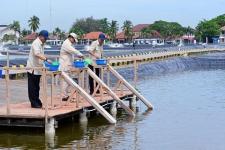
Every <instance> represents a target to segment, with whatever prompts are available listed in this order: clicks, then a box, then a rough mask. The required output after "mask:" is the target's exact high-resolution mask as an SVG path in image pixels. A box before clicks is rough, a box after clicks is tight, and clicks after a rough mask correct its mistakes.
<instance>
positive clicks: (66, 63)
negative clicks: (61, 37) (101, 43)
mask: <svg viewBox="0 0 225 150" xmlns="http://www.w3.org/2000/svg"><path fill="white" fill-rule="evenodd" d="M77 42H78V40H77V35H76V34H75V33H70V34H69V36H68V38H67V39H66V40H65V41H64V42H63V44H62V47H61V50H60V56H59V64H60V65H59V70H60V71H65V72H68V71H69V70H70V68H71V67H72V66H73V62H74V57H73V56H74V54H75V55H76V56H77V57H79V58H83V57H84V56H83V54H82V53H80V52H79V51H78V50H76V49H75V48H74V47H73V44H75V43H77ZM68 87H69V85H68V84H67V82H65V80H61V89H62V91H61V93H62V100H63V101H66V100H67V99H68V98H69V95H68Z"/></svg>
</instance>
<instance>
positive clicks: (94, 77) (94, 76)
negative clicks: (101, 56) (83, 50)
mask: <svg viewBox="0 0 225 150" xmlns="http://www.w3.org/2000/svg"><path fill="white" fill-rule="evenodd" d="M87 73H88V74H89V75H90V76H91V77H92V78H93V79H94V80H95V81H96V82H97V83H98V84H100V85H101V86H103V87H104V88H105V89H106V91H107V93H108V94H109V95H111V96H112V97H113V98H114V99H115V100H116V101H117V102H118V103H119V105H120V106H121V107H122V108H123V109H124V110H125V111H126V112H127V113H128V114H129V115H131V116H135V114H134V112H133V111H132V110H131V109H130V108H129V107H127V106H126V104H125V103H124V102H123V101H122V100H121V99H120V98H119V97H118V96H117V95H116V94H115V93H114V92H113V91H112V90H111V89H110V88H109V87H108V86H107V85H106V84H105V83H104V82H103V81H102V80H101V79H100V78H99V77H98V76H97V75H96V74H95V73H94V72H93V71H92V70H91V69H89V68H88V69H87Z"/></svg>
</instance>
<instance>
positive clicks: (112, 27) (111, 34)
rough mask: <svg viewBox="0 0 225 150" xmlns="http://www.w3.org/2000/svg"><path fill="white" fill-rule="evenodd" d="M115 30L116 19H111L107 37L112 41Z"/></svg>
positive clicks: (116, 25)
mask: <svg viewBox="0 0 225 150" xmlns="http://www.w3.org/2000/svg"><path fill="white" fill-rule="evenodd" d="M117 31H118V24H117V21H114V20H112V22H111V23H110V24H109V37H110V39H111V40H112V41H115V39H116V33H117Z"/></svg>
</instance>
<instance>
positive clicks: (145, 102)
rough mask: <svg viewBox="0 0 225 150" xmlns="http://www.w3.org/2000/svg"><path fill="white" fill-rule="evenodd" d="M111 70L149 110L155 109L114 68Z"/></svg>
mask: <svg viewBox="0 0 225 150" xmlns="http://www.w3.org/2000/svg"><path fill="white" fill-rule="evenodd" d="M108 66H109V69H110V71H111V72H112V74H113V75H114V76H115V77H117V78H118V79H119V80H121V81H122V83H123V84H124V85H125V86H126V87H127V88H128V89H129V90H130V91H131V92H133V93H134V94H135V95H136V96H137V97H138V98H139V99H140V100H141V101H142V102H143V103H144V104H145V105H146V106H147V107H148V108H149V109H153V106H152V104H151V103H150V102H149V101H148V100H147V99H146V98H145V97H144V96H142V95H141V94H140V93H139V92H138V91H137V90H136V89H135V88H134V87H133V86H132V85H131V84H130V83H128V82H127V81H126V80H125V79H124V78H123V77H122V76H121V75H120V74H119V73H118V72H117V71H116V70H115V69H113V67H111V66H110V65H108Z"/></svg>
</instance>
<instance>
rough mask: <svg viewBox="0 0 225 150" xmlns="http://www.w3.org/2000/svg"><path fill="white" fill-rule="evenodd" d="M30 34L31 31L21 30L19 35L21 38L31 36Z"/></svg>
mask: <svg viewBox="0 0 225 150" xmlns="http://www.w3.org/2000/svg"><path fill="white" fill-rule="evenodd" d="M31 32H32V31H30V30H27V29H23V30H22V31H21V33H20V34H21V36H22V37H25V36H27V35H29V34H31Z"/></svg>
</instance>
